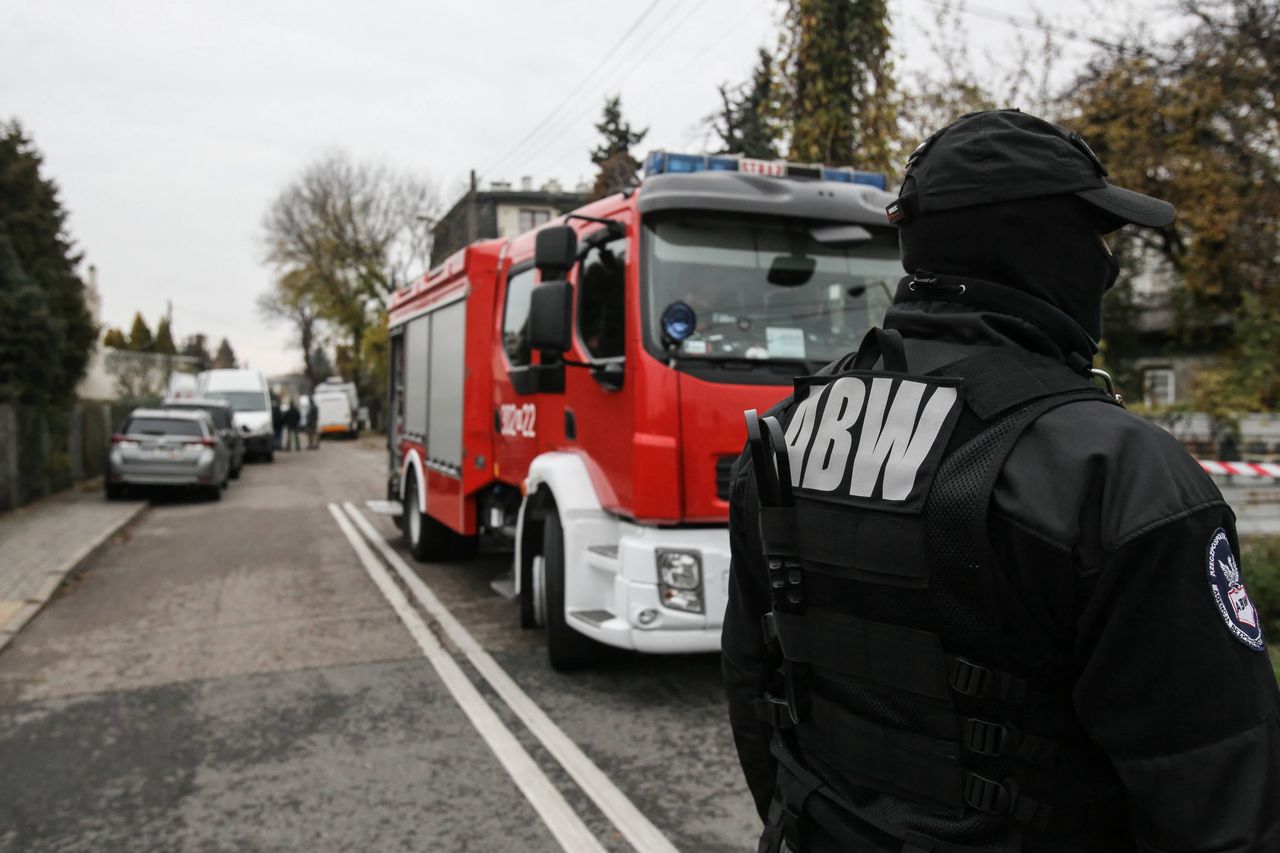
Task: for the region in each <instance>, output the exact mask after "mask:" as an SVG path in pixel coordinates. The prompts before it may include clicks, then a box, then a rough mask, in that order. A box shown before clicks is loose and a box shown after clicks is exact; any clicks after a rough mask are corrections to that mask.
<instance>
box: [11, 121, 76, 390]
mask: <svg viewBox="0 0 1280 853" xmlns="http://www.w3.org/2000/svg"><path fill="white" fill-rule="evenodd" d="M42 163H43V161H42V158H41V156H40V154H39V152H38V151H36V148H35V145H34V144H33V143H32V141H31V139H30V138H28V137H27V136H26V134H25V133H24V132H23V131H22V128H21V127H20V126H19V125H18V123H17V122H10V123H8V124H5V123H2V122H0V237H3V239H4V241H5V243H6V246H7V248H6V250H5V252H6V256H5V257H4V258H3V259H0V314H4V315H5V317H4V320H5V322H6V323H8V322H13V321H14V318H16V320H17V322H20V323H23V324H25V325H26V328H24V329H20V330H18V329H15V330H12V332H13V334H12V336H11V335H10V334H9V333H8V332H6V334H5V336H4V337H3V343H4V351H5V354H4V357H3V360H4V362H5V363H6V364H29V362H30V358H31V357H38V358H39V359H42V360H43V361H45V362H48V369H47V370H44V369H42V370H40V371H35V372H32V371H26V372H24V373H23V374H22V375H20V376H14V377H12V378H11V380H10V381H11V384H9V385H6V387H5V389H4V390H3V391H0V394H4V395H5V396H6V397H8V398H9V399H21V400H23V401H24V402H27V403H38V404H42V403H51V404H62V403H65V402H67V401H68V400H70V399H71V397H72V396H73V395H74V394H75V388H76V384H77V383H78V382H79V381H80V377H81V376H83V375H84V370H85V366H86V365H87V364H88V360H89V352H90V350H91V349H92V348H93V344H94V341H95V340H96V339H97V336H98V331H97V329H96V328H94V325H93V320H92V318H91V317H90V316H89V311H88V309H87V308H86V306H85V299H84V282H83V281H81V280H80V277H79V275H77V274H76V271H75V267H76V265H77V264H78V263H79V261H80V256H79V255H78V254H77V253H76V252H75V251H74V249H73V246H72V243H71V239H70V237H69V236H67V233H66V217H67V214H66V211H65V210H63V208H62V204H61V203H60V202H59V201H58V188H57V185H56V184H55V183H54V182H53V181H52V180H49V179H47V178H45V177H42V176H41V174H40V172H41V166H42ZM27 312H33V313H30V314H28V313H27ZM28 320H29V322H28ZM25 347H30V348H32V351H31V352H27V351H26V350H25V349H23V348H25ZM19 350H22V351H21V352H20V351H19ZM24 377H25V378H24Z"/></svg>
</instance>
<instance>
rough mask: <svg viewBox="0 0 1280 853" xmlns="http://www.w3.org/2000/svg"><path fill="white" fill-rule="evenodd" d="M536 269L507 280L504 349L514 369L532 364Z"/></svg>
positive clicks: (513, 275)
mask: <svg viewBox="0 0 1280 853" xmlns="http://www.w3.org/2000/svg"><path fill="white" fill-rule="evenodd" d="M533 279H534V269H533V267H529V268H528V269H524V270H520V271H519V272H513V273H511V275H510V276H509V277H508V278H507V301H506V306H505V307H504V308H503V313H502V347H503V349H505V350H506V352H507V359H508V360H509V361H510V362H511V366H512V367H523V366H525V365H527V364H528V363H529V362H530V355H531V352H532V351H531V350H530V348H529V294H530V293H531V292H532V291H533Z"/></svg>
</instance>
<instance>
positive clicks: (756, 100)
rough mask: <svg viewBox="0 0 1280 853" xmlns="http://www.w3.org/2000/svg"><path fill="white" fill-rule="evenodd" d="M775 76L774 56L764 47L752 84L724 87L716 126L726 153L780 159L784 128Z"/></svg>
mask: <svg viewBox="0 0 1280 853" xmlns="http://www.w3.org/2000/svg"><path fill="white" fill-rule="evenodd" d="M775 76H776V75H775V68H774V61H773V57H772V56H771V55H770V54H769V51H767V50H765V49H764V48H760V53H759V63H758V64H757V65H756V69H755V71H754V72H752V75H751V80H750V81H748V82H747V83H745V84H743V85H741V86H738V87H735V88H733V89H730V88H729V87H727V86H721V87H720V101H721V103H722V104H723V106H722V107H721V110H720V112H719V114H718V115H717V117H716V118H715V119H713V122H712V127H713V129H714V130H715V132H716V135H717V136H719V137H720V150H721V152H722V153H724V154H741V155H743V156H744V157H759V158H761V159H766V160H771V159H774V158H776V157H777V156H778V143H779V141H780V140H781V137H782V127H781V125H780V122H779V117H780V116H779V110H778V82H777V80H776V79H775Z"/></svg>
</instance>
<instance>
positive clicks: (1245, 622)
mask: <svg viewBox="0 0 1280 853" xmlns="http://www.w3.org/2000/svg"><path fill="white" fill-rule="evenodd" d="M1209 591H1210V592H1212V593H1213V601H1214V603H1215V604H1216V605H1217V606H1218V612H1219V613H1221V614H1222V619H1223V621H1225V622H1226V623H1227V629H1228V630H1230V631H1231V633H1232V634H1233V635H1234V636H1235V638H1236V639H1237V640H1239V641H1240V642H1242V643H1244V644H1245V645H1246V646H1248V647H1249V648H1251V649H1253V650H1254V651H1259V652H1260V651H1262V649H1263V647H1264V644H1263V640H1262V619H1261V618H1260V617H1259V615H1258V610H1257V608H1256V607H1254V606H1253V602H1252V601H1250V600H1249V593H1248V592H1247V591H1246V590H1245V588H1244V583H1243V582H1242V581H1241V580H1240V565H1239V564H1238V563H1237V562H1236V556H1235V554H1233V553H1231V543H1230V542H1229V541H1227V531H1225V530H1223V529H1222V528H1221V527H1219V528H1218V529H1217V530H1216V531H1214V534H1213V538H1212V539H1210V540H1209Z"/></svg>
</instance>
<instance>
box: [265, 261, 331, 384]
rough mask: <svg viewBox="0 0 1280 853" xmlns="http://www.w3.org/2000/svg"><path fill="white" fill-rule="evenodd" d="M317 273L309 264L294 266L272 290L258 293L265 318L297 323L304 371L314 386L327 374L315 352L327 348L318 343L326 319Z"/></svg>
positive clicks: (295, 324) (295, 328)
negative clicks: (314, 278) (324, 317)
mask: <svg viewBox="0 0 1280 853" xmlns="http://www.w3.org/2000/svg"><path fill="white" fill-rule="evenodd" d="M314 275H315V273H314V272H312V271H311V270H310V269H308V268H298V269H292V270H290V271H289V272H287V273H285V274H284V275H282V276H280V278H278V279H277V280H276V283H275V286H274V287H272V289H271V290H269V291H267V292H266V293H263V294H261V295H260V296H259V297H258V311H259V312H260V313H261V314H262V316H263V318H264V319H266V320H267V321H268V322H272V321H284V322H287V323H290V324H292V325H293V327H294V331H295V332H296V333H297V338H296V342H297V344H298V346H299V348H301V350H302V364H303V371H304V372H305V373H306V375H307V381H308V382H309V383H310V385H311V387H313V388H314V387H315V386H316V384H317V383H319V382H320V381H321V380H323V379H324V377H325V375H327V374H325V373H324V372H322V371H321V369H320V368H321V365H318V364H316V361H315V353H316V352H317V351H320V352H323V350H320V349H319V347H318V344H319V343H320V337H321V332H322V322H321V320H320V304H319V300H318V297H317V293H318V290H319V288H318V286H317V284H316V282H315V281H314V280H313V277H314Z"/></svg>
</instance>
